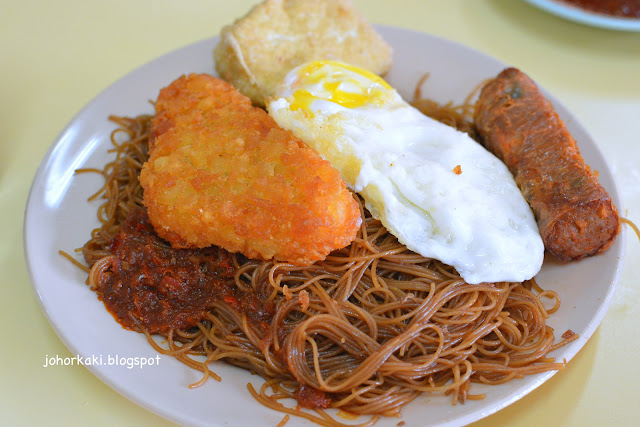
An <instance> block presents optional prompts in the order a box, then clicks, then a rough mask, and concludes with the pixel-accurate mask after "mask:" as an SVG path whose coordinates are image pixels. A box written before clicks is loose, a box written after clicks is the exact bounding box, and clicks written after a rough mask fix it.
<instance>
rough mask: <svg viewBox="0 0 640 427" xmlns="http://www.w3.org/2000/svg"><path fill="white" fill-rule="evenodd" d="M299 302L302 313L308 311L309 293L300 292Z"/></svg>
mask: <svg viewBox="0 0 640 427" xmlns="http://www.w3.org/2000/svg"><path fill="white" fill-rule="evenodd" d="M298 302H299V303H300V305H301V306H302V311H307V308H309V293H308V292H307V291H300V293H298Z"/></svg>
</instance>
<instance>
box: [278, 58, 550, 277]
mask: <svg viewBox="0 0 640 427" xmlns="http://www.w3.org/2000/svg"><path fill="white" fill-rule="evenodd" d="M267 108H268V111H269V114H270V115H271V116H272V117H273V118H274V119H275V121H276V122H277V123H278V124H279V125H280V126H281V127H283V128H285V129H289V130H291V131H292V132H293V133H294V134H295V135H296V136H297V137H299V138H300V139H302V140H303V141H305V142H306V143H307V144H308V145H310V146H311V147H313V148H314V149H315V150H316V151H318V152H319V153H320V155H321V156H322V157H324V158H325V159H326V160H328V161H329V162H331V164H332V165H333V166H334V167H335V168H336V169H338V171H339V172H340V174H341V175H342V178H343V179H344V180H345V182H346V183H347V185H348V186H349V187H350V188H351V189H352V190H354V191H356V192H357V193H359V194H360V195H361V196H362V197H363V199H364V200H365V204H366V207H367V209H368V210H369V211H370V212H371V214H372V215H373V216H374V217H375V218H377V219H379V220H380V221H381V222H382V223H383V225H384V226H385V227H386V228H387V229H388V230H389V232H391V233H392V234H393V235H395V236H396V237H397V238H398V240H399V241H400V242H401V243H403V244H404V245H406V246H407V247H408V248H409V249H411V250H413V251H415V252H417V253H419V254H421V255H422V256H425V257H428V258H435V259H437V260H440V261H442V262H444V263H446V264H449V265H451V266H453V267H455V268H456V270H457V271H458V273H459V274H460V275H461V276H462V278H463V279H464V280H465V281H467V282H468V283H481V282H501V281H509V282H521V281H524V280H527V279H530V278H532V277H533V276H535V274H536V273H537V272H538V271H539V270H540V267H541V266H542V261H543V256H544V246H543V244H542V239H541V238H540V235H539V233H538V227H537V225H536V222H535V219H534V217H533V213H532V212H531V209H530V207H529V205H528V204H527V202H526V200H525V199H524V197H523V196H522V194H521V193H520V190H519V189H518V187H517V186H516V184H515V181H514V179H513V177H512V175H511V173H510V172H509V170H508V169H507V167H506V166H505V165H504V164H503V163H502V162H501V161H500V160H498V159H497V158H496V157H495V156H494V155H493V154H491V153H489V152H488V151H487V150H486V149H485V148H483V147H482V146H481V145H480V144H478V143H477V142H476V141H474V140H473V139H472V138H471V137H469V136H468V135H467V134H466V133H463V132H460V131H458V130H456V129H454V128H452V127H450V126H447V125H445V124H442V123H440V122H438V121H436V120H433V119H431V118H429V117H427V116H425V115H423V114H422V113H421V112H420V111H418V110H416V109H415V108H413V107H411V106H410V105H409V104H408V103H407V102H405V101H404V100H403V99H402V97H401V96H400V95H399V94H398V92H397V91H396V90H395V89H393V88H392V87H391V86H390V85H389V84H388V83H387V82H386V81H384V80H383V79H382V78H380V77H378V76H376V75H375V74H373V73H370V72H369V71H366V70H363V69H360V68H357V67H354V66H351V65H348V64H344V63H340V62H335V61H314V62H310V63H306V64H303V65H301V66H299V67H297V68H295V69H293V70H292V71H290V72H289V73H288V74H287V76H286V77H285V79H284V81H283V82H282V83H281V84H280V86H279V87H278V88H277V90H276V93H275V96H274V97H272V98H270V99H269V100H268V102H267Z"/></svg>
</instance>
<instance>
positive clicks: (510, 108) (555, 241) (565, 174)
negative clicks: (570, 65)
mask: <svg viewBox="0 0 640 427" xmlns="http://www.w3.org/2000/svg"><path fill="white" fill-rule="evenodd" d="M474 121H475V125H476V127H477V129H478V133H479V134H480V136H481V138H482V143H483V145H484V146H485V147H486V148H487V149H488V150H489V151H491V152H492V153H494V154H495V155H496V156H497V157H498V158H500V159H501V160H502V161H503V162H504V163H505V164H506V165H507V167H508V168H509V170H510V171H511V173H512V174H513V175H514V177H515V181H516V183H517V184H518V187H519V188H520V190H521V191H522V193H523V195H524V197H525V198H526V199H527V201H528V202H529V205H530V206H531V208H532V210H533V212H534V214H535V216H536V220H537V222H538V228H539V229H540V235H541V236H542V240H543V242H544V245H545V248H546V249H547V251H548V252H550V253H552V254H554V255H555V256H556V257H557V258H559V259H560V260H562V261H570V260H577V259H581V258H583V257H586V256H590V255H595V254H598V253H601V252H603V251H605V250H606V249H607V248H608V247H609V246H610V245H611V244H612V243H613V241H614V240H615V237H616V235H617V234H618V232H619V230H620V220H619V218H618V211H617V209H616V206H615V205H614V204H613V201H612V200H611V197H610V196H609V194H608V193H607V191H606V190H605V189H604V188H603V187H602V185H600V183H599V182H598V179H597V178H596V176H595V175H594V173H593V172H592V171H591V169H590V168H589V166H587V165H586V164H585V162H584V159H583V158H582V156H581V155H580V151H579V150H578V146H577V145H576V141H575V140H574V138H573V137H572V136H571V134H570V133H569V131H568V130H567V128H566V126H565V125H564V123H563V121H562V120H561V119H560V117H559V116H558V114H557V113H556V111H555V110H554V108H553V106H552V105H551V103H550V102H549V101H548V100H547V99H546V98H545V97H544V95H543V94H542V93H541V92H540V90H539V89H538V87H537V86H536V84H535V83H534V82H533V81H532V80H531V79H530V78H529V77H528V76H527V75H525V74H524V73H522V72H521V71H519V70H517V69H515V68H507V69H505V70H504V71H502V72H501V73H500V74H499V75H498V76H497V77H496V78H495V79H493V80H491V81H489V82H488V83H487V84H486V85H485V86H484V88H483V89H482V91H481V93H480V95H479V98H478V101H477V103H476V108H475V117H474Z"/></svg>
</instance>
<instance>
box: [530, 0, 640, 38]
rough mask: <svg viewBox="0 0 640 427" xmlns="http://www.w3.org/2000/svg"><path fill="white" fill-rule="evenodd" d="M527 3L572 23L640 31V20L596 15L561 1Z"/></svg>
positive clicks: (539, 0) (541, 0) (534, 0)
mask: <svg viewBox="0 0 640 427" xmlns="http://www.w3.org/2000/svg"><path fill="white" fill-rule="evenodd" d="M525 1H526V2H527V3H530V4H532V5H534V6H536V7H539V8H540V9H543V10H546V11H547V12H549V13H552V14H554V15H557V16H560V17H562V18H565V19H568V20H570V21H574V22H579V23H581V24H586V25H591V26H593V27H600V28H608V29H610V30H620V31H640V19H636V18H625V17H618V16H611V15H605V14H602V13H596V12H592V11H590V10H586V9H583V8H581V7H578V6H574V5H571V4H568V3H564V2H562V1H561V0H560V1H558V0H525Z"/></svg>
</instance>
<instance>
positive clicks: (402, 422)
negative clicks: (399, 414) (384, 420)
mask: <svg viewBox="0 0 640 427" xmlns="http://www.w3.org/2000/svg"><path fill="white" fill-rule="evenodd" d="M405 424H406V423H405V422H404V421H400V422H399V423H398V424H396V425H397V426H398V427H402V426H403V425H405Z"/></svg>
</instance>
